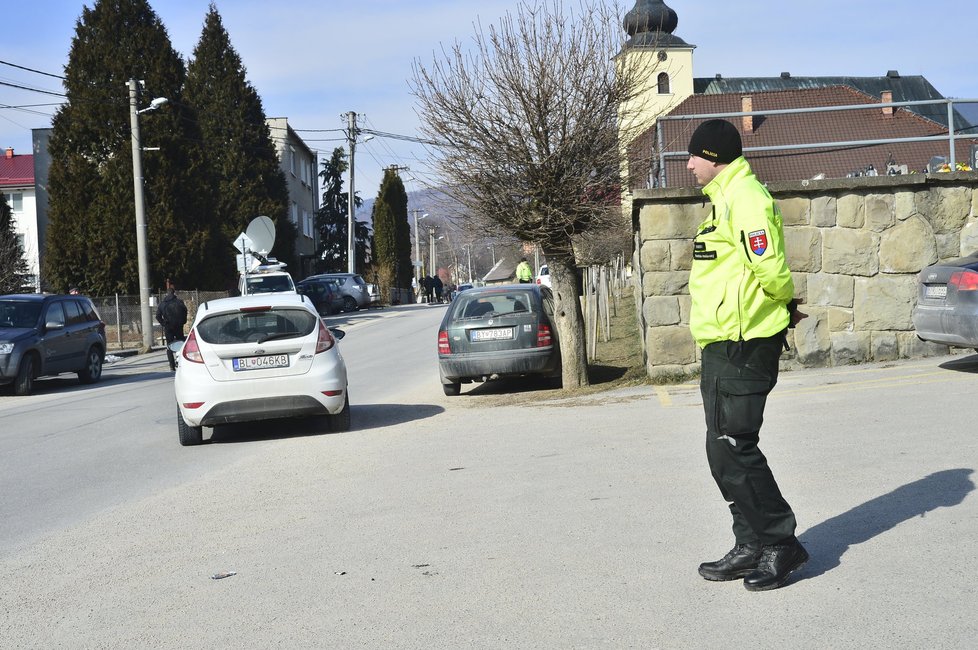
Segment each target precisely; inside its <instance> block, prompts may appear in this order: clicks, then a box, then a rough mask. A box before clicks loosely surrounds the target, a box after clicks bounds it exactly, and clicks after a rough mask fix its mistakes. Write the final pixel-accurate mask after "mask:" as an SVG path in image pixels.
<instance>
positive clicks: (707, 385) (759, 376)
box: [700, 333, 796, 545]
mask: <svg viewBox="0 0 978 650" xmlns="http://www.w3.org/2000/svg"><path fill="white" fill-rule="evenodd" d="M784 340H785V339H784V334H783V333H782V334H777V335H775V336H772V337H768V338H761V339H751V340H750V341H719V342H717V343H711V344H709V345H707V346H706V347H705V348H703V372H702V376H701V379H700V392H701V393H702V395H703V408H704V411H705V413H706V457H707V460H708V461H709V463H710V471H711V472H712V473H713V478H714V480H715V481H716V483H717V486H718V487H719V488H720V494H722V495H723V498H724V499H725V500H726V501H727V502H728V504H729V506H730V514H731V515H733V532H734V537H735V538H736V540H737V543H738V544H757V543H760V544H765V545H766V544H775V543H777V542H780V541H782V540H784V539H787V538H791V537H792V536H793V535H794V533H795V525H796V524H795V515H794V513H793V512H792V511H791V506H789V505H788V503H787V502H786V501H785V500H784V497H783V496H781V490H780V489H779V488H778V484H777V482H776V481H775V480H774V475H773V474H772V473H771V468H770V467H768V464H767V459H766V458H765V457H764V454H762V453H761V450H760V449H759V448H758V446H757V441H758V438H759V433H760V429H761V422H762V421H763V419H764V404H765V403H766V401H767V395H768V393H770V392H771V389H772V388H774V385H775V384H776V383H777V381H778V359H779V357H780V356H781V350H782V348H783V345H784Z"/></svg>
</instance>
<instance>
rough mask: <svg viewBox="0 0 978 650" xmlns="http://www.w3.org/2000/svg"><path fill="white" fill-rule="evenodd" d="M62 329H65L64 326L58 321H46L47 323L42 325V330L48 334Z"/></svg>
mask: <svg viewBox="0 0 978 650" xmlns="http://www.w3.org/2000/svg"><path fill="white" fill-rule="evenodd" d="M64 328H65V324H64V323H61V322H59V321H53V320H52V321H48V322H47V323H44V329H46V330H47V331H49V332H52V331H57V330H63V329H64Z"/></svg>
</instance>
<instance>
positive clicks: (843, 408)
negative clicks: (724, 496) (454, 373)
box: [0, 306, 978, 648]
mask: <svg viewBox="0 0 978 650" xmlns="http://www.w3.org/2000/svg"><path fill="white" fill-rule="evenodd" d="M441 309H442V308H440V307H435V306H432V307H428V306H408V307H401V308H395V309H391V310H385V311H384V312H383V313H381V312H370V313H368V314H364V315H361V317H360V320H359V321H358V322H351V323H349V324H348V327H349V329H348V331H349V335H348V337H347V338H346V339H344V341H343V343H342V344H341V346H342V349H343V353H344V356H345V357H346V359H347V363H348V365H349V366H350V373H351V396H352V403H353V430H351V431H350V432H348V433H343V434H333V435H316V434H314V433H313V432H303V431H302V430H301V428H297V427H295V426H290V425H281V426H279V427H277V428H274V429H273V430H271V431H268V430H254V429H249V428H244V427H242V428H233V430H231V431H223V430H219V431H217V432H215V443H214V444H209V445H204V446H201V447H197V448H187V449H185V448H181V447H179V445H178V444H177V436H176V431H175V424H174V417H175V415H174V413H173V412H172V411H173V410H174V408H175V407H174V406H173V404H172V388H171V387H170V385H169V382H170V379H169V374H168V373H167V372H166V370H165V361H164V360H163V358H162V356H157V357H156V358H155V359H153V358H152V355H148V356H147V357H139V358H136V359H133V360H131V361H127V362H122V363H120V364H119V365H116V364H113V365H112V366H110V367H109V371H108V373H107V374H108V375H109V376H108V377H107V381H106V382H105V383H104V384H103V385H99V386H97V387H96V388H94V389H92V388H85V389H81V388H77V387H75V385H74V384H73V383H72V381H71V380H67V379H65V380H61V379H56V380H53V381H54V382H57V383H58V385H52V386H50V387H48V386H45V387H43V388H42V389H41V390H40V391H39V395H37V396H36V397H31V398H28V399H26V400H20V399H15V398H12V397H3V398H0V494H3V501H2V503H0V522H2V526H3V529H2V531H0V645H2V646H3V647H5V648H6V647H15V648H21V647H24V648H28V647H29V648H35V647H36V648H42V647H43V648H49V647H58V646H61V647H72V648H74V647H113V648H115V647H118V648H122V647H126V648H129V647H166V648H214V647H242V648H273V647H281V648H325V647H329V648H381V647H382V648H448V647H466V648H469V647H471V648H513V647H519V648H594V647H612V648H626V647H633V648H712V647H721V646H734V647H754V648H784V647H791V648H921V647H935V648H972V647H974V645H975V639H978V623H976V621H975V613H974V612H975V611H976V605H978V595H976V591H978V588H976V586H975V580H974V576H975V575H978V559H976V555H975V553H974V552H973V549H974V544H975V543H974V540H975V539H978V500H976V497H975V495H974V481H975V476H974V471H975V466H976V463H978V453H976V452H978V449H976V447H978V443H976V442H975V440H976V436H975V435H974V432H973V431H972V430H971V429H972V428H973V427H972V426H971V420H972V419H973V416H972V414H973V410H974V403H975V400H974V397H973V395H974V387H975V382H976V379H978V378H976V376H975V374H976V373H978V356H975V355H957V356H950V357H942V358H935V359H925V360H915V361H903V362H897V363H891V364H876V365H871V366H854V367H847V368H834V369H824V370H808V371H796V372H789V373H784V374H783V375H782V378H781V381H780V383H779V386H778V387H777V388H776V389H775V391H774V393H773V394H772V396H771V398H770V401H769V406H768V409H767V414H766V415H767V418H766V422H765V427H764V430H763V431H762V436H761V446H762V448H763V449H764V451H765V453H766V454H767V456H768V458H769V460H770V462H771V464H772V466H773V468H774V470H775V473H776V476H778V478H779V481H780V483H781V487H782V490H783V491H784V493H785V495H786V497H787V498H788V500H789V501H790V502H791V503H792V505H793V506H794V509H795V511H796V513H797V515H798V519H799V525H800V528H799V536H800V538H801V540H802V542H803V543H804V544H805V545H806V546H807V548H808V549H809V552H810V553H811V555H812V559H811V561H810V562H809V564H808V565H807V566H806V567H805V568H804V569H803V570H802V571H801V572H800V573H799V574H798V575H797V577H796V578H795V579H794V580H793V581H792V582H791V583H789V585H788V586H786V587H785V588H783V589H780V590H776V591H772V592H764V593H751V592H747V591H745V590H744V589H743V587H742V585H741V584H739V582H737V581H733V582H729V583H712V582H707V581H704V580H702V579H701V578H700V577H699V575H698V574H697V573H696V566H697V565H698V564H699V562H702V561H704V560H710V559H716V558H717V557H719V556H720V555H722V554H723V553H724V552H725V551H726V550H727V549H728V548H729V546H730V544H731V542H732V540H731V537H730V533H729V523H728V521H727V520H728V515H727V514H726V507H725V505H724V504H723V503H722V502H721V500H720V497H719V495H718V494H717V491H716V487H715V486H714V485H713V483H712V480H711V479H710V477H709V473H708V470H707V467H706V460H705V458H704V452H703V432H704V424H703V416H702V412H701V411H702V407H701V404H700V399H699V394H698V389H697V387H696V386H695V385H692V384H690V385H679V386H667V387H638V388H630V389H623V390H619V391H614V392H610V393H601V394H596V395H593V396H589V397H586V398H580V399H576V400H566V399H549V398H548V399H538V400H536V401H535V402H533V403H532V404H531V405H524V406H496V407H492V406H489V405H488V404H489V402H490V400H487V399H485V398H483V397H482V395H483V394H485V393H486V392H492V391H491V390H488V389H489V388H490V387H485V388H480V389H476V390H475V391H472V390H471V389H469V388H466V387H463V394H462V396H460V397H457V398H448V397H445V396H444V395H442V393H441V389H440V386H439V385H438V379H437V372H436V366H435V362H434V355H435V337H434V329H435V326H436V324H437V321H438V319H439V317H440V312H441ZM352 320H353V319H352V318H351V321H352ZM51 381H52V380H45V381H44V382H39V385H40V384H44V383H45V382H51ZM511 388H514V389H517V390H530V387H528V386H522V385H517V386H515V387H512V386H511ZM541 395H543V394H542V393H541ZM222 572H223V573H230V572H234V575H232V576H230V577H227V578H225V579H220V580H214V579H212V577H211V576H214V575H218V574H220V573H222Z"/></svg>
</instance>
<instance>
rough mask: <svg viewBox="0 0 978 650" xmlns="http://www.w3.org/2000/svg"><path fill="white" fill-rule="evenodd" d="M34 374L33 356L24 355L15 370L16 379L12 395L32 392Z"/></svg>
mask: <svg viewBox="0 0 978 650" xmlns="http://www.w3.org/2000/svg"><path fill="white" fill-rule="evenodd" d="M34 372H35V371H34V355H33V354H26V355H24V358H23V359H21V361H20V368H18V370H17V377H16V379H14V395H20V396H24V395H30V394H31V392H32V391H33V390H34Z"/></svg>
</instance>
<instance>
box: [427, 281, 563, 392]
mask: <svg viewBox="0 0 978 650" xmlns="http://www.w3.org/2000/svg"><path fill="white" fill-rule="evenodd" d="M438 369H439V374H440V375H441V385H442V389H443V390H444V392H445V394H446V395H458V394H459V391H460V390H461V384H463V383H470V382H473V381H488V380H490V379H496V378H499V377H518V376H523V375H540V376H543V377H559V376H560V373H561V364H560V346H559V345H558V342H557V330H556V328H555V327H554V300H553V294H552V293H551V292H550V289H549V288H547V287H545V286H541V285H537V284H513V285H502V286H491V287H479V288H473V289H468V290H466V291H464V292H462V293H460V294H458V296H457V297H456V298H455V300H453V301H452V303H451V305H449V307H448V310H447V311H446V313H445V317H444V319H443V320H442V323H441V327H439V329H438Z"/></svg>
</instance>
